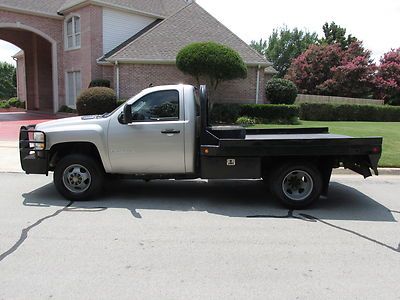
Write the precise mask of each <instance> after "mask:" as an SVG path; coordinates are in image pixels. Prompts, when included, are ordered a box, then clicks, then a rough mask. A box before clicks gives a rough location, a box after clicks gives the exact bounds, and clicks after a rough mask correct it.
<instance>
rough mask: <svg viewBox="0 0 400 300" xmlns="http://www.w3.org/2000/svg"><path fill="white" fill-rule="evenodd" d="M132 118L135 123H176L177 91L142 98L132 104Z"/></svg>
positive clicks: (177, 118) (156, 93)
mask: <svg viewBox="0 0 400 300" xmlns="http://www.w3.org/2000/svg"><path fill="white" fill-rule="evenodd" d="M132 117H133V121H135V122H154V121H178V120H179V93H178V91H175V90H170V91H159V92H155V93H151V94H148V95H146V96H143V97H142V98H140V99H139V100H137V101H136V102H135V103H133V104H132Z"/></svg>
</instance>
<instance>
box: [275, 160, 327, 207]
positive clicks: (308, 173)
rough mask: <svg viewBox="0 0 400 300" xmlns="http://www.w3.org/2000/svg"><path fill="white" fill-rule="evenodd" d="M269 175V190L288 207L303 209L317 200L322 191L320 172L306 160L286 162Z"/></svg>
mask: <svg viewBox="0 0 400 300" xmlns="http://www.w3.org/2000/svg"><path fill="white" fill-rule="evenodd" d="M272 175H273V176H271V190H272V192H273V193H274V195H275V196H276V197H277V198H278V199H279V200H280V201H281V202H282V204H283V205H284V206H286V207H288V208H290V209H303V208H307V207H308V206H310V205H311V204H312V203H313V202H314V201H316V200H318V199H319V197H320V195H321V193H322V187H323V182H322V175H321V172H320V171H319V170H318V169H317V168H316V167H315V166H314V165H313V164H312V163H308V162H301V161H297V162H296V161H295V162H288V163H285V164H283V165H281V166H279V167H278V168H277V169H276V170H275V171H274V172H273V174H272Z"/></svg>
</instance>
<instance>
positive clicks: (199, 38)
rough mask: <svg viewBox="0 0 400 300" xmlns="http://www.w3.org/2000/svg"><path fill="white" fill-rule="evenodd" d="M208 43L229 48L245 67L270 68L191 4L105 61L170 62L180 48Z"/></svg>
mask: <svg viewBox="0 0 400 300" xmlns="http://www.w3.org/2000/svg"><path fill="white" fill-rule="evenodd" d="M208 41H213V42H217V43H220V44H224V45H226V46H228V47H231V48H233V49H234V50H236V51H237V52H239V54H240V55H241V56H242V58H243V60H244V61H245V63H246V64H248V65H261V66H269V65H271V64H270V63H269V62H268V61H267V60H266V59H265V58H264V57H262V56H261V55H259V54H258V53H257V52H256V51H255V50H253V49H252V48H251V47H250V46H249V45H247V44H246V43H245V42H244V41H242V40H241V39H240V38H239V37H237V36H236V35H235V34H234V33H232V32H231V31H230V30H229V29H228V28H226V27H225V26H224V25H222V24H221V23H220V22H219V21H218V20H217V19H215V18H214V17H213V16H211V15H210V14H209V13H208V12H207V11H205V10H204V9H203V8H202V7H201V6H200V5H198V4H197V3H195V2H193V3H191V4H189V5H187V6H186V7H184V8H183V9H181V10H180V11H178V12H177V13H176V14H175V15H172V16H171V17H169V18H167V19H165V20H164V21H163V22H161V23H160V24H158V25H157V26H155V27H154V28H152V29H151V30H149V31H147V32H146V33H144V34H143V35H142V36H140V37H138V38H136V39H135V40H133V41H132V42H131V43H129V44H128V45H126V46H125V47H123V48H122V49H121V50H119V51H117V52H116V53H114V54H113V55H111V56H109V57H106V60H108V61H120V62H123V61H126V62H160V61H165V62H174V61H175V58H176V55H177V54H178V52H179V51H180V50H181V49H182V48H183V47H185V46H187V45H188V44H191V43H194V42H208Z"/></svg>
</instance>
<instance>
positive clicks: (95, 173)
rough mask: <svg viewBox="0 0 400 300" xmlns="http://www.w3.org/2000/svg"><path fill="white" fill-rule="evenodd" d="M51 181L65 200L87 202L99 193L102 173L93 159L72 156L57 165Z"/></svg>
mask: <svg viewBox="0 0 400 300" xmlns="http://www.w3.org/2000/svg"><path fill="white" fill-rule="evenodd" d="M53 180H54V185H55V186H56V189H57V191H58V192H59V193H60V194H61V195H62V196H63V197H65V198H66V199H69V200H73V201H83V200H89V199H91V198H93V197H94V196H96V195H97V194H98V193H99V192H100V191H101V189H102V184H103V181H104V171H103V169H102V168H101V166H100V165H99V163H98V162H97V161H96V160H94V159H93V158H91V157H89V156H86V155H81V154H72V155H68V156H65V157H64V158H62V159H61V160H60V161H59V162H58V163H57V165H56V168H55V170H54V178H53Z"/></svg>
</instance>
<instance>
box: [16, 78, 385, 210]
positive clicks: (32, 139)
mask: <svg viewBox="0 0 400 300" xmlns="http://www.w3.org/2000/svg"><path fill="white" fill-rule="evenodd" d="M208 108H209V103H208V96H207V90H206V87H205V86H201V87H200V88H199V89H197V88H195V87H193V86H190V85H171V86H159V87H152V88H149V89H146V90H143V91H142V92H141V93H139V94H138V95H136V96H134V97H133V98H131V99H130V100H128V101H127V102H126V103H125V104H124V105H122V106H120V107H118V108H117V109H116V110H115V111H113V112H111V113H108V114H104V115H95V116H82V117H72V118H66V119H61V120H56V121H50V122H45V123H41V124H39V125H36V126H27V127H22V128H21V130H20V160H21V165H22V168H23V170H24V171H25V172H26V173H27V174H45V175H48V173H49V172H50V171H54V184H55V186H56V189H57V190H58V192H59V193H60V194H61V195H62V196H64V197H65V198H67V199H71V200H87V199H89V198H93V197H94V196H95V195H96V194H98V193H99V192H100V191H101V190H102V187H103V186H104V183H105V181H107V180H110V177H113V176H114V177H123V178H130V179H142V180H155V179H176V180H179V179H197V178H203V179H260V180H261V179H263V180H264V181H265V182H266V183H267V185H268V186H269V188H270V190H271V191H272V192H273V194H274V195H275V196H276V198H278V199H280V200H281V202H282V203H283V204H284V205H285V206H287V207H290V208H305V207H307V206H308V205H310V204H311V203H313V202H314V201H315V200H317V199H319V198H320V196H321V195H323V196H326V195H327V193H328V187H329V182H330V178H331V174H332V169H333V168H338V167H345V168H348V169H351V170H353V171H355V172H357V173H359V174H361V175H363V176H364V177H365V178H366V177H369V176H372V173H371V171H374V173H375V174H376V175H378V169H377V166H378V161H379V159H380V156H381V151H382V138H381V137H371V138H353V137H349V136H343V135H336V134H329V130H328V128H303V129H245V128H244V127H241V126H211V125H210V124H209V121H208V115H209V114H208ZM266 188H267V187H266Z"/></svg>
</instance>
